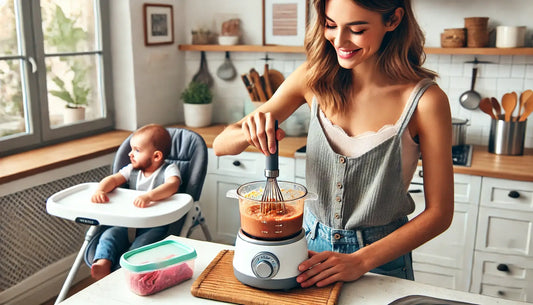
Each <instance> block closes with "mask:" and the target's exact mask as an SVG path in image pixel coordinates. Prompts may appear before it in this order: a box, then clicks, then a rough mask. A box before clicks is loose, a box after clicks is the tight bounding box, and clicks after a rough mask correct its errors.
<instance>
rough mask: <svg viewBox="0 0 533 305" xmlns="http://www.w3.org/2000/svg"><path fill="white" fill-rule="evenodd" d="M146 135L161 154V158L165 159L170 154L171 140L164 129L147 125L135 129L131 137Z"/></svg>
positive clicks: (159, 126) (154, 125) (155, 125)
mask: <svg viewBox="0 0 533 305" xmlns="http://www.w3.org/2000/svg"><path fill="white" fill-rule="evenodd" d="M138 134H147V135H148V137H149V138H150V141H151V142H152V145H154V147H155V149H156V150H159V151H160V152H162V153H163V158H164V159H166V158H167V157H168V155H169V154H170V149H171V145H172V139H171V138H170V134H169V133H168V130H166V128H165V127H163V126H161V125H158V124H148V125H145V126H143V127H141V128H139V129H137V130H136V131H135V132H134V133H133V135H138Z"/></svg>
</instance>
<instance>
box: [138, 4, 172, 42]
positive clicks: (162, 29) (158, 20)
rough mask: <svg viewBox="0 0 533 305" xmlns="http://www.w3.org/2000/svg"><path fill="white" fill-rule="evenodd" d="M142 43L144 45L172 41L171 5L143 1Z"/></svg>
mask: <svg viewBox="0 0 533 305" xmlns="http://www.w3.org/2000/svg"><path fill="white" fill-rule="evenodd" d="M143 15H144V44H145V45H146V46H154V45H164V44H173V43H174V14H173V11H172V5H169V4H154V3H145V4H144V5H143Z"/></svg>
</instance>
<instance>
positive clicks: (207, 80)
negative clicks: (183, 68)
mask: <svg viewBox="0 0 533 305" xmlns="http://www.w3.org/2000/svg"><path fill="white" fill-rule="evenodd" d="M192 80H193V81H195V82H198V83H204V84H207V86H209V87H212V86H213V77H212V76H211V74H209V69H208V68H207V60H206V59H205V51H201V56H200V69H199V70H198V72H197V73H196V74H195V75H194V76H193V78H192Z"/></svg>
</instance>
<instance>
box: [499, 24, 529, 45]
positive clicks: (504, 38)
mask: <svg viewBox="0 0 533 305" xmlns="http://www.w3.org/2000/svg"><path fill="white" fill-rule="evenodd" d="M525 37H526V27H525V26H503V25H500V26H497V27H496V47H497V48H519V47H523V46H524V42H525Z"/></svg>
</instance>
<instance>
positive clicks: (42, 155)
mask: <svg viewBox="0 0 533 305" xmlns="http://www.w3.org/2000/svg"><path fill="white" fill-rule="evenodd" d="M173 127H182V128H187V129H190V130H193V131H196V132H197V133H199V134H200V135H202V137H203V138H204V139H205V142H206V144H207V146H208V147H210V148H211V147H212V146H213V141H214V139H215V137H216V136H217V135H218V134H219V133H220V132H222V130H224V128H225V125H213V126H209V127H203V128H190V127H185V126H184V125H173ZM130 133H131V132H130V131H124V130H115V131H110V132H106V133H102V134H99V135H95V136H91V137H87V138H83V139H78V140H73V141H67V142H64V143H60V144H56V145H51V146H47V147H43V148H39V149H34V150H31V151H28V152H23V153H19V154H14V155H10V156H6V157H2V158H0V169H2V170H1V171H0V184H1V183H6V182H9V181H13V180H17V179H21V178H24V177H27V176H31V175H34V174H37V173H41V172H44V171H47V170H50V169H54V168H59V167H61V166H65V165H69V164H73V163H76V162H79V161H83V160H88V159H91V158H95V157H98V156H103V155H105V154H109V153H113V152H115V151H116V149H117V148H118V146H119V145H120V144H121V143H122V141H124V139H126V138H127V137H128V135H129V134H130ZM306 141H307V137H286V138H285V139H283V140H282V141H280V145H279V155H280V156H282V157H289V158H292V157H294V153H295V152H296V150H298V149H299V148H300V147H302V146H304V145H305V144H306ZM246 151H248V152H259V150H258V149H256V148H254V147H249V148H247V149H246ZM454 172H455V173H460V174H467V175H477V176H483V177H493V178H502V179H511V180H520V181H531V182H533V148H529V149H525V151H524V155H523V156H502V155H495V154H491V153H489V152H488V149H487V147H486V146H474V152H473V155H472V166H471V167H464V166H454Z"/></svg>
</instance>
